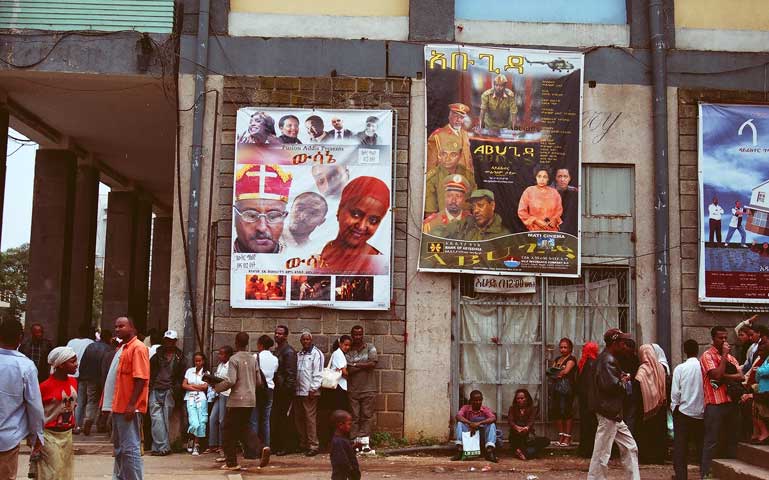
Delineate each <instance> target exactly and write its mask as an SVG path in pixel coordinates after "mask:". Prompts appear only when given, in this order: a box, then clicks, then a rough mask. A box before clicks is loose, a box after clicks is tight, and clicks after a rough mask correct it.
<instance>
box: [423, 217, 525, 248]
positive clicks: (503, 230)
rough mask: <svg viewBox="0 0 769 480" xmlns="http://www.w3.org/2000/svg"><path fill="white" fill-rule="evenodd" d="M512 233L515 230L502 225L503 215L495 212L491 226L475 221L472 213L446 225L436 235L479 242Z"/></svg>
mask: <svg viewBox="0 0 769 480" xmlns="http://www.w3.org/2000/svg"><path fill="white" fill-rule="evenodd" d="M511 233H513V232H511V231H510V230H508V229H507V227H505V226H504V225H502V217H500V216H499V215H498V214H496V213H495V214H494V220H492V221H491V223H490V224H489V226H488V227H486V228H484V229H482V228H481V227H479V226H478V224H476V223H475V217H473V216H472V215H471V216H469V217H467V218H465V219H464V220H463V221H461V222H453V223H450V224H448V225H446V228H445V229H444V230H443V231H442V232H440V233H436V235H440V236H444V237H446V238H453V239H455V240H467V241H474V242H477V241H480V240H491V239H492V238H497V237H502V236H504V235H510V234H511Z"/></svg>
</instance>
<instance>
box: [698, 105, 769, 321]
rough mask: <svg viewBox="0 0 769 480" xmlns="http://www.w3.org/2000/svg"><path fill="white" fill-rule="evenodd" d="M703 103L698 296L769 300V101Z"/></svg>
mask: <svg viewBox="0 0 769 480" xmlns="http://www.w3.org/2000/svg"><path fill="white" fill-rule="evenodd" d="M699 109H700V116H699V122H700V125H699V165H700V168H699V188H700V198H699V200H700V201H699V204H700V208H699V210H700V219H701V220H700V222H699V223H700V225H701V227H700V228H701V230H700V238H699V244H700V245H699V246H700V248H699V250H700V261H699V301H700V302H702V303H703V304H718V303H722V304H724V303H725V304H728V303H740V304H743V303H763V304H767V303H769V107H767V106H766V105H718V104H709V103H701V104H700V106H699ZM735 308H738V307H737V306H736V305H735Z"/></svg>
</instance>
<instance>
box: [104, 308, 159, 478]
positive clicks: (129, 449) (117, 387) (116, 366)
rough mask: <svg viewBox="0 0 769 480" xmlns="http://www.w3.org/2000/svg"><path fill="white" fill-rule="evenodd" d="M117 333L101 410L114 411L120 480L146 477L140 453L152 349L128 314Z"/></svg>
mask: <svg viewBox="0 0 769 480" xmlns="http://www.w3.org/2000/svg"><path fill="white" fill-rule="evenodd" d="M115 336H116V337H117V338H118V339H120V344H121V347H120V348H119V349H118V351H117V352H116V353H115V356H114V357H113V358H112V364H111V365H110V368H109V373H108V374H107V380H106V382H105V383H104V395H103V403H102V411H105V412H112V445H113V447H114V451H115V465H114V470H113V477H112V478H116V479H119V480H134V479H141V478H144V461H143V460H142V455H141V432H142V415H143V414H145V413H147V400H148V397H149V378H150V356H149V350H148V349H147V347H146V346H145V345H144V343H142V342H140V341H139V339H138V338H136V326H135V325H134V322H133V320H131V318H129V317H118V318H116V319H115Z"/></svg>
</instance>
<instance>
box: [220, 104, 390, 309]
mask: <svg viewBox="0 0 769 480" xmlns="http://www.w3.org/2000/svg"><path fill="white" fill-rule="evenodd" d="M235 132H236V146H235V168H234V182H233V186H234V188H233V198H232V256H231V266H230V304H231V306H233V307H236V308H295V307H303V306H322V307H329V308H339V309H369V310H371V309H374V310H376V309H381V310H386V309H387V308H389V306H390V277H391V263H392V262H391V251H392V250H391V245H392V232H393V230H392V225H393V219H392V210H391V207H392V204H393V202H392V196H393V192H392V165H393V163H392V151H393V118H392V112H391V111H389V110H309V109H281V108H257V107H249V108H241V109H240V110H238V114H237V122H236V127H235ZM353 287H355V288H353Z"/></svg>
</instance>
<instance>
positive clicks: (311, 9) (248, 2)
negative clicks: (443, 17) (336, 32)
mask: <svg viewBox="0 0 769 480" xmlns="http://www.w3.org/2000/svg"><path fill="white" fill-rule="evenodd" d="M230 11H231V12H240V13H279V14H286V15H341V16H351V17H400V16H408V14H409V2H408V0H384V1H379V2H366V3H365V4H363V5H362V4H361V2H360V1H356V0H323V1H321V2H318V1H315V0H294V1H291V2H287V1H285V0H259V1H254V0H231V1H230ZM326 27H327V28H329V29H332V30H333V29H334V28H335V27H334V26H332V25H330V24H327V25H326ZM288 36H302V35H301V32H296V33H295V34H294V35H288Z"/></svg>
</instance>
